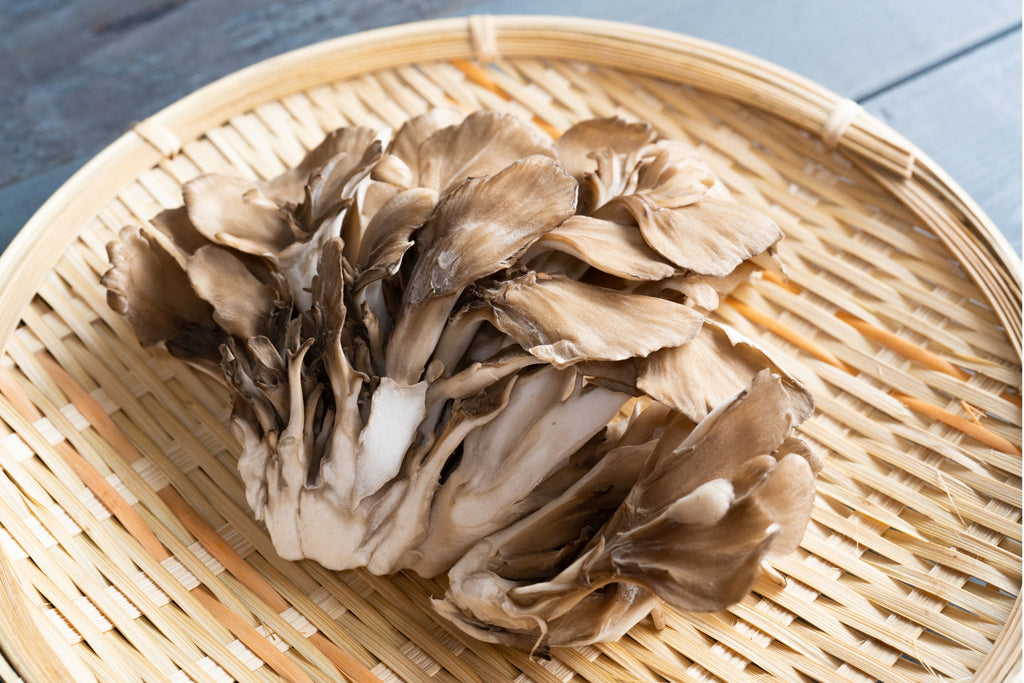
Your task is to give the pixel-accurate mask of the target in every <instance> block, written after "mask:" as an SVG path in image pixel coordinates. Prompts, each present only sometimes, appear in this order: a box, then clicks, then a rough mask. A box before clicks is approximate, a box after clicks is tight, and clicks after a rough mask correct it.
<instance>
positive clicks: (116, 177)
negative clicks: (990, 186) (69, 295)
mask: <svg viewBox="0 0 1024 683" xmlns="http://www.w3.org/2000/svg"><path fill="white" fill-rule="evenodd" d="M474 18H475V17H459V18H452V19H433V20H428V21H420V22H411V23H406V24H399V25H395V26H388V27H384V28H378V29H373V30H370V31H363V32H360V33H355V34H351V35H347V36H341V37H338V38H333V39H330V40H327V41H322V42H319V43H314V44H312V45H308V46H305V47H302V48H298V49H295V50H291V51H288V52H285V53H282V54H280V55H277V56H275V57H271V58H269V59H266V60H263V61H260V62H257V63H255V64H252V65H250V66H248V67H245V68H244V69H241V70H238V71H235V72H233V73H231V74H228V75H226V76H223V77H221V78H219V79H217V80H215V81H213V82H211V83H209V84H207V85H205V86H203V87H202V88H199V89H197V90H195V91H193V92H192V93H190V94H188V95H186V96H185V97H183V98H181V99H179V100H177V101H176V102H173V103H172V104H170V105H168V106H167V107H165V108H163V109H162V110H160V111H158V112H157V113H155V114H153V115H152V116H151V117H149V118H148V119H146V121H145V122H143V123H144V124H147V125H154V124H155V125H156V126H157V127H159V129H163V130H166V131H170V132H171V133H172V135H173V136H175V138H176V139H179V140H180V139H186V140H187V139H192V138H194V137H196V136H198V135H201V134H202V133H203V132H204V131H205V130H207V129H208V128H209V127H210V126H209V125H207V121H208V120H209V119H210V117H211V116H217V117H218V120H219V121H220V122H223V121H225V120H227V119H228V118H230V117H231V116H232V115H235V114H238V113H241V112H244V111H247V110H248V109H250V108H252V107H253V106H256V105H258V104H261V103H263V102H266V101H269V100H270V99H273V96H274V95H275V94H278V95H279V96H280V95H284V94H286V93H291V92H297V91H300V90H301V89H303V88H304V87H309V86H311V85H314V84H322V83H324V82H332V81H336V80H341V79H343V78H345V77H347V76H351V75H354V74H356V73H366V72H369V71H373V70H378V69H384V68H390V67H394V66H397V65H399V64H406V63H410V62H411V61H424V60H423V59H419V60H409V59H406V58H405V57H406V54H407V51H402V52H400V53H398V56H397V57H395V56H392V55H391V54H390V53H389V56H388V58H387V59H383V58H378V59H377V60H376V63H373V64H372V65H370V66H367V65H366V63H365V62H362V63H360V64H359V68H351V67H349V66H347V63H348V62H349V60H345V59H341V57H342V56H344V55H345V54H347V53H348V54H351V53H361V52H364V51H367V50H372V49H373V48H374V46H376V45H380V44H382V43H386V44H389V45H395V44H403V43H404V44H408V48H409V49H411V50H426V49H427V48H429V49H430V52H431V54H429V59H434V60H436V59H465V58H474V57H479V56H480V54H479V50H478V47H477V46H476V45H474V42H475V41H474V35H473V31H474V21H473V20H474ZM486 19H488V21H489V22H493V30H494V34H495V37H496V43H499V44H500V43H501V41H502V38H503V37H505V36H506V35H510V34H512V33H513V32H516V31H527V32H529V33H530V35H531V37H532V38H533V39H534V41H539V42H541V43H545V42H551V41H557V43H558V44H560V45H569V44H570V42H571V41H572V40H573V38H575V37H582V38H597V39H600V40H604V41H609V42H610V44H611V45H613V46H621V47H625V48H630V47H635V46H638V45H641V46H642V47H643V50H644V52H645V54H646V55H647V58H648V60H649V61H650V63H651V68H650V69H649V70H648V73H647V75H653V76H666V75H668V74H678V73H680V70H679V66H678V64H677V63H676V61H677V60H678V59H680V58H681V57H686V58H689V59H694V58H696V59H697V60H699V61H702V62H707V63H708V64H709V65H716V66H718V67H719V68H722V63H723V62H724V63H726V64H727V65H730V66H727V67H726V68H731V66H732V65H739V66H741V67H742V70H743V71H745V72H746V73H747V74H749V75H751V76H753V78H754V79H755V85H767V84H769V83H770V81H766V80H764V76H765V74H768V75H773V76H775V77H776V78H775V79H773V80H776V81H786V82H789V83H791V84H793V85H795V86H796V87H798V88H799V89H800V90H802V91H805V92H806V93H807V102H805V103H798V104H811V105H813V104H817V105H818V107H819V109H820V111H819V112H818V113H817V114H818V115H817V117H814V115H813V114H812V116H811V119H812V120H813V119H815V118H817V119H819V120H818V126H817V129H816V130H818V131H819V134H822V135H824V133H825V127H826V126H827V124H828V117H829V116H830V115H831V114H832V113H833V112H834V111H836V107H837V106H839V105H840V103H842V102H848V100H845V98H842V97H841V96H839V95H837V94H836V93H834V92H832V91H830V90H828V89H827V88H825V87H823V86H821V85H819V84H817V83H816V82H814V81H811V80H809V79H807V78H805V77H803V76H800V75H799V74H796V73H794V72H792V71H789V70H788V69H784V68H782V67H779V66H777V65H775V64H773V63H771V62H768V61H766V60H762V59H760V58H758V57H755V56H753V55H749V54H747V53H745V52H742V51H739V50H736V49H733V48H728V47H724V46H721V45H719V44H717V43H713V42H710V41H707V40H703V39H700V38H694V37H692V36H686V35H683V34H679V33H675V32H672V31H668V30H664V29H656V28H649V27H643V26H638V25H635V24H629V23H625V22H617V21H609V20H604V19H582V18H575V17H567V16H541V15H496V16H490V15H487V16H486ZM439 37H445V38H446V39H445V40H443V41H442V40H439V39H438V38H439ZM501 49H502V55H503V56H505V57H516V56H522V55H520V54H518V52H517V51H516V50H514V49H512V50H509V49H508V47H507V46H502V48H501ZM610 53H611V51H608V52H606V53H600V52H591V53H588V54H587V55H585V56H581V57H575V59H579V60H580V61H585V62H590V63H595V64H603V65H606V66H616V65H617V64H616V63H615V61H614V59H612V58H610V57H609V56H608V55H609V54H610ZM538 55H539V56H549V55H545V54H543V53H538V52H536V51H530V52H529V56H538ZM360 56H365V55H362V54H361V55H360ZM423 56H424V57H428V55H427V54H424V55H423ZM353 61H354V60H353ZM311 64H317V65H321V66H324V67H326V69H323V70H322V69H312V68H306V69H302V68H300V67H303V66H306V67H308V66H309V65H311ZM634 66H635V65H634ZM297 72H299V73H297ZM303 72H304V73H303ZM285 75H287V76H289V78H274V76H279V77H281V76H285ZM314 76H315V78H314ZM712 78H714V76H712ZM708 84H709V83H708V82H705V83H703V85H708ZM710 85H712V86H713V82H711V83H710ZM743 94H746V95H747V97H745V98H741V97H736V95H737V93H735V92H734V91H732V92H731V95H732V96H733V98H734V99H736V100H737V101H740V102H742V103H743V104H745V105H747V106H751V107H753V108H756V109H761V110H767V105H769V104H776V105H777V102H768V101H765V100H764V99H762V98H761V97H759V96H758V92H757V91H756V90H754V89H750V90H749V92H747V93H743ZM210 104H213V105H214V106H213V107H212V108H211V107H210V106H209V105H210ZM200 105H204V106H200ZM209 109H212V111H207V110H209ZM202 112H206V113H205V115H200V114H201V113H202ZM770 113H771V114H774V115H776V116H778V117H779V118H783V119H788V120H791V121H793V120H798V119H806V118H807V117H806V114H807V111H806V110H803V109H802V108H798V107H792V108H791V110H788V111H787V110H786V109H779V108H778V107H777V106H774V107H772V108H771V109H770ZM849 128H850V129H858V128H861V129H868V128H871V129H872V130H873V131H874V132H875V133H876V134H880V135H881V136H882V137H883V138H884V139H885V141H886V142H888V143H889V144H891V145H892V146H894V147H895V148H897V149H901V150H905V153H906V154H908V155H909V161H908V163H909V167H908V168H906V169H905V171H906V173H905V175H906V176H908V177H909V176H914V177H922V178H924V179H925V180H926V181H928V184H929V185H930V186H931V187H932V189H933V190H934V191H937V192H940V193H941V194H942V195H944V196H945V197H947V198H949V199H950V200H952V201H954V202H956V203H957V204H959V206H960V208H961V209H962V211H963V212H964V214H965V217H966V218H968V219H969V223H970V224H969V225H967V226H965V227H966V228H967V229H968V231H969V232H970V233H971V234H972V235H973V236H975V237H977V238H978V239H979V240H980V241H981V244H980V247H981V248H982V249H983V250H984V252H986V254H987V255H988V256H990V257H991V258H993V259H995V261H996V265H998V266H999V268H1000V269H1001V270H1003V271H1004V274H1005V275H1006V276H1008V277H1009V279H1010V281H1011V283H1012V284H1013V285H1014V286H1015V290H1016V299H1017V301H1018V302H1019V301H1020V289H1021V269H1022V265H1021V258H1020V256H1019V255H1018V254H1016V252H1014V251H1013V249H1012V247H1011V246H1010V244H1009V242H1008V241H1007V239H1006V237H1005V236H1004V235H1003V234H1002V233H1001V232H1000V231H999V229H998V228H997V227H996V226H995V224H994V223H993V222H992V221H991V219H989V218H988V216H987V215H986V214H985V213H984V211H983V210H982V209H981V208H980V207H979V206H978V205H977V203H976V202H975V201H974V200H973V199H972V198H971V197H970V196H969V195H968V194H967V193H966V192H965V191H964V190H963V189H962V188H961V187H960V186H959V185H958V184H957V183H956V182H955V181H954V180H953V179H952V178H951V177H949V176H948V174H946V173H945V171H943V170H942V169H941V167H939V166H938V164H936V163H935V162H934V161H932V160H931V159H930V158H929V157H928V156H927V155H925V154H924V153H923V152H921V150H919V149H917V148H916V147H915V146H914V145H913V144H912V143H910V142H909V141H908V140H906V139H905V138H903V137H902V136H901V135H900V134H899V133H897V132H895V131H893V130H892V129H890V128H889V127H888V126H886V125H885V124H884V123H882V122H881V121H879V120H878V119H876V118H875V117H873V116H871V115H870V114H868V113H866V112H863V111H860V112H858V114H857V117H856V120H855V121H852V122H851V124H850V126H849ZM138 129H139V127H138V126H136V127H135V128H133V129H130V130H128V131H126V132H125V133H123V134H122V135H121V136H120V137H118V138H117V139H115V140H114V141H113V142H112V143H111V144H110V145H108V146H107V147H106V148H104V149H103V150H102V151H101V152H100V153H99V154H97V155H96V156H95V157H93V158H92V159H91V160H90V161H88V162H87V163H86V164H85V165H84V166H82V168H80V169H79V170H78V171H77V172H76V173H75V174H74V175H72V177H71V178H69V179H68V180H67V181H66V182H65V183H64V184H63V185H62V186H61V187H60V188H58V189H57V190H56V191H55V192H54V193H53V194H52V195H51V196H50V198H49V199H48V200H47V201H46V202H45V203H44V204H43V205H42V206H41V207H40V208H39V210H37V211H36V213H35V214H34V215H33V216H32V217H31V218H30V219H29V220H28V222H26V223H25V225H24V226H23V227H22V228H21V229H20V230H19V231H18V233H17V234H16V235H15V237H14V239H13V240H12V241H11V243H10V245H9V246H8V247H7V249H6V250H5V251H4V252H3V253H2V254H0V294H2V296H3V299H4V302H5V305H4V306H3V308H2V309H0V348H5V347H6V345H7V341H8V338H9V337H10V335H11V333H12V332H13V331H14V328H15V326H16V324H17V317H18V315H20V312H21V310H22V309H23V308H24V306H25V305H27V303H28V302H29V301H30V300H31V297H32V296H33V295H34V293H35V291H36V289H37V288H38V285H39V284H41V282H42V280H43V278H44V277H45V276H46V273H47V272H48V271H49V268H47V267H45V266H47V265H49V266H52V264H53V263H55V262H56V260H57V258H58V257H59V255H60V254H61V253H63V251H64V249H65V248H66V247H67V245H68V244H70V242H71V240H73V239H74V236H75V228H76V227H77V223H78V217H80V216H83V215H85V216H92V215H94V214H95V213H97V212H98V210H99V209H100V208H101V207H102V205H103V203H105V202H106V201H107V200H108V196H107V194H106V193H102V192H95V191H94V188H93V185H94V184H95V180H94V179H95V178H97V177H101V178H104V179H105V185H106V186H107V187H109V188H120V187H123V186H124V184H125V183H127V182H130V180H131V179H132V178H134V177H136V176H138V174H139V173H141V172H143V171H144V170H146V169H148V168H150V167H152V166H153V165H154V164H156V163H157V162H158V161H159V160H160V159H161V158H162V157H163V156H164V155H165V153H166V152H167V151H168V150H166V149H164V150H161V149H158V148H157V147H155V146H154V145H153V144H152V143H151V142H149V141H147V139H146V138H144V137H143V136H142V135H140V132H139V130H138ZM813 130H815V129H812V131H813ZM838 142H839V147H843V140H842V139H840V140H838ZM44 243H45V244H46V245H47V249H46V250H45V252H46V254H47V256H48V258H47V259H45V260H42V259H39V258H38V257H35V258H33V256H34V254H37V253H39V250H38V249H36V247H37V246H40V245H42V244H44ZM953 251H954V253H957V252H956V250H953ZM958 255H959V254H958Z"/></svg>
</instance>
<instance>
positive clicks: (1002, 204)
mask: <svg viewBox="0 0 1024 683" xmlns="http://www.w3.org/2000/svg"><path fill="white" fill-rule="evenodd" d="M1020 82H1021V32H1020V29H1019V28H1018V29H1017V30H1015V31H1013V32H1011V33H1009V34H1008V35H1004V36H1002V37H1001V38H999V39H997V40H994V41H992V42H990V43H987V44H985V45H983V46H981V47H978V48H977V49H975V50H972V51H970V52H968V53H966V54H963V55H961V56H959V57H958V58H957V59H955V60H953V61H950V62H948V63H945V64H943V65H941V66H939V67H937V68H935V69H933V70H930V71H928V72H927V73H924V74H921V75H920V76H918V77H916V78H913V79H910V80H909V81H906V82H905V83H901V84H900V85H899V86H898V87H894V88H892V89H890V90H887V91H885V92H883V93H880V94H878V95H877V96H875V97H871V98H868V99H866V100H864V101H863V102H862V104H863V105H864V107H865V108H866V109H867V110H868V111H869V112H871V113H872V114H874V115H875V116H878V117H879V118H881V119H883V120H885V121H886V122H887V123H888V124H889V125H890V126H892V127H893V128H894V129H896V130H898V131H899V132H900V133H902V134H903V135H904V136H905V137H906V138H907V139H908V140H910V141H911V142H913V143H914V144H916V145H917V146H918V147H920V148H921V150H922V151H923V152H924V153H925V154H927V155H928V156H929V157H931V158H932V159H934V160H935V162H936V163H938V165H939V166H941V167H942V169H943V170H944V171H946V172H947V173H948V174H949V175H950V176H952V177H953V179H954V180H955V181H957V183H958V184H959V185H960V186H961V187H963V188H964V190H966V191H967V194H969V195H970V196H971V197H972V198H974V200H975V201H977V202H978V204H980V205H981V208H982V209H983V210H984V211H985V213H987V214H988V216H989V218H991V219H992V221H993V222H994V223H995V224H996V226H997V227H998V228H999V229H1000V230H1001V231H1002V232H1003V234H1004V235H1005V236H1006V238H1007V239H1008V240H1009V242H1010V245H1011V246H1012V247H1013V248H1014V251H1016V252H1017V253H1018V254H1020V253H1021V89H1020ZM1000 84H1002V85H1000ZM1014 84H1016V87H1013V85H1014Z"/></svg>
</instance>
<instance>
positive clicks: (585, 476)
mask: <svg viewBox="0 0 1024 683" xmlns="http://www.w3.org/2000/svg"><path fill="white" fill-rule="evenodd" d="M183 197H184V205H183V206H182V207H180V208H176V209H170V210H167V211H164V212H163V213H161V214H160V215H158V216H157V217H156V218H154V219H153V220H152V221H151V224H150V225H147V226H136V227H126V228H124V229H123V230H122V231H121V233H120V235H119V238H118V240H116V241H114V242H111V244H110V245H108V251H109V256H110V261H111V268H110V270H109V271H108V272H107V273H106V274H105V275H104V277H103V284H104V285H105V287H106V288H107V295H108V302H109V304H110V305H111V307H112V308H114V309H115V310H117V311H119V312H120V313H122V314H123V315H124V316H125V317H126V318H127V320H128V322H129V323H130V325H131V327H132V328H133V329H134V331H135V333H136V334H137V336H138V338H139V340H140V341H141V342H142V343H143V344H162V345H163V346H164V347H165V348H166V349H167V350H168V351H169V352H170V353H171V354H173V355H175V356H177V357H179V358H182V359H185V360H186V361H188V362H190V363H193V364H195V365H196V366H198V367H201V368H203V369H206V370H209V371H212V372H215V373H217V374H218V375H220V376H222V377H223V378H224V379H225V381H226V383H227V385H228V387H229V388H230V390H231V392H232V395H233V407H232V418H231V422H232V428H233V430H234V433H235V435H236V436H237V438H238V440H239V442H240V443H241V446H242V451H241V455H240V457H239V460H238V469H239V472H240V475H241V478H242V480H243V482H244V484H245V490H246V498H247V501H248V503H249V505H250V506H251V508H252V510H253V513H254V514H255V516H256V518H257V519H259V520H262V521H263V522H264V523H265V524H266V527H267V529H268V531H269V534H270V536H271V538H272V540H273V542H274V546H275V548H276V550H277V552H278V553H279V554H280V555H281V556H282V557H283V558H286V559H293V560H297V559H300V558H310V559H313V560H315V561H317V562H319V563H321V564H322V565H324V566H325V567H328V568H332V569H348V568H354V567H366V568H368V569H369V571H371V572H373V573H376V574H387V573H391V572H395V571H398V570H402V569H410V570H413V571H416V572H419V573H420V574H422V575H424V576H435V575H438V574H441V573H444V572H446V571H447V572H448V577H449V588H448V590H447V592H446V594H445V595H444V596H443V597H441V598H439V599H437V600H435V601H434V606H435V608H436V609H437V611H438V612H439V613H440V614H442V615H444V616H445V617H446V618H448V619H449V620H450V621H452V622H453V623H454V624H456V625H458V626H459V627H460V628H462V629H464V630H465V631H467V632H469V633H472V634H474V635H476V636H477V637H479V638H482V639H484V640H488V641H493V642H500V643H506V644H510V645H514V646H518V647H522V648H525V649H530V650H537V649H538V648H540V649H545V648H549V647H553V646H562V645H581V644H585V643H591V642H596V641H600V640H608V639H614V638H617V637H619V636H620V635H621V634H623V633H624V632H625V631H626V630H628V629H629V628H630V627H631V626H632V625H634V624H635V623H636V622H637V621H639V620H640V619H642V618H643V617H644V616H645V615H647V614H648V613H649V612H650V611H651V609H652V608H653V607H654V606H655V605H657V604H659V603H660V602H662V601H664V602H667V603H668V604H670V605H672V606H674V607H676V608H679V609H684V610H717V609H721V608H723V607H725V606H726V605H728V604H730V603H732V602H735V601H737V600H739V599H740V598H741V597H742V596H743V595H744V594H745V593H746V592H747V591H748V590H749V589H750V587H751V585H752V584H753V582H754V580H755V578H756V576H757V573H758V571H759V567H760V563H761V561H762V560H763V559H764V558H765V557H767V556H769V555H772V554H782V553H788V552H791V551H792V550H793V549H795V548H796V546H797V544H798V543H799V541H800V538H801V537H802V535H803V532H804V529H805V527H806V524H807V520H808V518H809V516H810V512H811V507H812V504H813V499H814V479H815V475H816V474H817V471H818V469H819V468H820V462H819V460H818V459H817V458H816V456H815V455H814V454H813V453H812V452H811V451H810V450H809V449H808V448H807V447H806V446H805V445H804V444H803V442H801V441H800V440H799V439H798V438H796V437H795V436H794V428H795V427H796V426H797V425H799V424H800V423H801V422H802V421H803V420H805V419H806V418H807V417H808V416H809V415H810V413H811V411H812V401H811V398H810V395H809V393H808V392H807V391H806V389H805V388H804V387H803V386H802V385H801V384H800V383H799V382H798V381H796V380H795V379H794V378H793V377H792V376H791V375H790V374H789V373H787V372H786V371H785V369H783V368H782V367H780V366H779V364H778V363H776V362H775V361H774V360H773V359H772V358H771V357H770V355H769V354H768V353H767V352H766V351H765V350H763V349H762V348H760V347H758V345H756V344H755V343H753V342H752V341H750V340H748V339H745V338H743V337H742V336H741V335H740V334H739V333H737V332H736V331H735V330H733V329H730V328H729V327H727V326H725V325H722V324H719V323H716V322H714V321H713V320H711V319H709V318H708V317H707V315H708V313H709V312H710V311H712V310H713V309H715V308H716V307H717V305H718V300H719V297H720V296H721V294H722V293H724V292H728V291H729V290H730V289H731V288H733V287H734V286H735V285H736V284H737V283H738V282H740V281H743V280H745V279H747V278H748V277H750V275H751V273H754V272H756V271H757V270H759V269H761V268H765V267H775V266H774V260H773V251H774V245H775V243H776V242H777V241H778V240H779V239H780V238H781V233H780V231H779V229H778V227H777V226H776V225H775V224H774V223H773V222H772V221H771V220H770V219H769V218H767V217H766V216H764V215H763V214H761V213H759V212H757V211H754V210H752V209H750V208H747V207H745V206H743V205H741V204H739V203H737V202H736V201H734V200H733V199H732V198H731V196H730V194H729V193H728V191H727V190H726V189H725V188H724V187H723V186H722V184H721V183H720V182H719V181H718V180H717V179H716V177H715V176H714V175H713V174H712V172H711V171H710V169H709V167H708V166H707V165H706V163H705V162H704V161H702V159H701V158H700V156H699V155H698V154H697V153H696V151H695V150H694V149H693V148H692V147H690V146H689V145H686V144H683V143H681V142H677V141H672V140H665V139H659V138H658V136H657V135H656V134H655V132H654V130H653V129H652V127H651V126H650V125H649V124H647V123H643V122H627V121H624V120H622V119H618V118H612V119H598V120H591V121H584V122H582V123H579V124H577V125H575V126H573V127H572V128H570V129H569V130H567V131H565V133H564V134H563V135H562V136H561V137H560V138H559V139H558V140H557V141H555V142H554V143H552V142H551V141H550V140H547V139H542V138H541V137H540V136H539V135H538V134H537V133H536V132H535V130H534V129H533V128H532V127H530V126H529V125H528V124H525V123H523V122H520V121H519V120H518V119H517V118H515V117H513V116H511V115H507V114H497V113H492V112H476V113H473V114H470V115H468V116H465V115H463V114H461V113H458V112H455V111H450V110H446V109H438V110H434V111H431V112H428V113H427V114H424V115H421V116H418V117H416V118H414V119H411V120H409V121H408V122H406V123H405V124H404V125H403V126H402V127H401V128H400V129H399V130H398V131H397V132H394V134H393V135H392V134H391V131H387V130H385V131H377V130H372V129H369V128H362V127H350V128H343V129H340V130H337V131H335V132H333V133H331V134H330V135H328V136H327V138H326V139H325V140H324V142H323V143H322V144H321V145H319V146H318V147H317V148H316V149H314V150H312V151H311V152H310V153H309V154H308V156H307V157H306V158H305V159H304V160H303V161H302V162H301V163H300V164H299V165H298V166H297V167H295V168H294V169H292V170H290V171H288V172H286V173H284V174H283V175H281V176H279V177H277V178H274V179H272V180H268V181H255V180H244V179H239V178H233V177H227V176H223V175H216V174H207V175H202V176H199V177H198V178H196V179H194V180H192V181H190V182H188V183H187V184H186V185H185V186H184V188H183Z"/></svg>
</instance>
